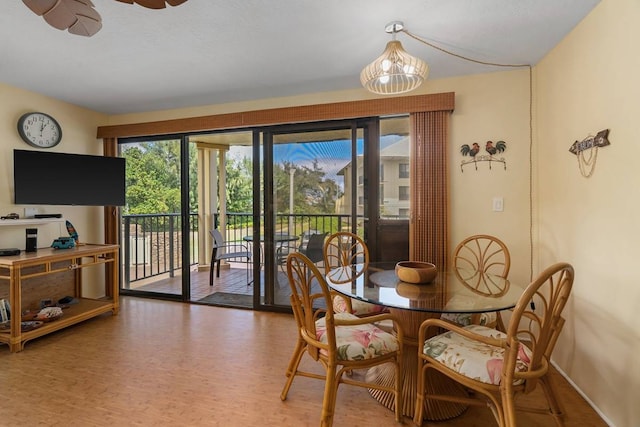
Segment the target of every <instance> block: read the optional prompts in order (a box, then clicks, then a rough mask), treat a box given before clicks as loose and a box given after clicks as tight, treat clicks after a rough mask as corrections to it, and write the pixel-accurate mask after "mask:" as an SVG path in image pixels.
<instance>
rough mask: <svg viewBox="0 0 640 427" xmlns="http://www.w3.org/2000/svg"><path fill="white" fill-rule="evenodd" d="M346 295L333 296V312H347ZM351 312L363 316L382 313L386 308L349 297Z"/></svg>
mask: <svg viewBox="0 0 640 427" xmlns="http://www.w3.org/2000/svg"><path fill="white" fill-rule="evenodd" d="M345 298H346V297H342V296H338V295H337V296H335V297H334V298H333V311H334V313H346V312H347V302H346V301H345ZM351 309H352V312H351V314H355V315H356V316H364V315H367V314H378V313H383V312H385V311H386V310H387V308H386V307H385V306H382V305H376V304H371V303H368V302H364V301H360V300H357V299H355V298H351Z"/></svg>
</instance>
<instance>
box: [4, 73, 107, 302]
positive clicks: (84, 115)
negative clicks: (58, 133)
mask: <svg viewBox="0 0 640 427" xmlns="http://www.w3.org/2000/svg"><path fill="white" fill-rule="evenodd" d="M0 99H1V100H2V101H1V102H0V118H1V120H0V166H1V167H0V182H3V183H5V184H4V185H3V186H2V187H0V214H1V215H6V214H7V213H10V212H15V213H17V214H19V215H20V217H23V216H24V208H25V206H16V205H14V204H13V150H14V149H26V150H35V148H32V147H31V146H29V145H27V144H26V143H25V142H23V141H22V139H20V136H19V135H18V131H17V127H16V126H17V122H18V118H19V117H20V116H21V115H22V114H24V113H27V112H29V111H41V112H44V113H47V114H49V115H51V116H53V117H55V118H56V120H57V121H58V122H59V123H60V125H61V126H62V141H61V142H60V144H58V145H57V146H56V147H54V148H51V149H49V150H50V151H55V152H66V153H76V154H98V155H101V154H102V143H101V141H97V140H96V137H95V135H96V128H97V126H98V125H100V124H102V123H104V122H105V121H106V116H104V115H102V114H98V113H95V112H92V111H89V110H86V109H82V108H78V107H76V106H73V105H70V104H67V103H64V102H60V101H57V100H55V99H51V98H47V97H45V96H41V95H38V94H35V93H32V92H28V91H24V90H21V89H18V88H14V87H11V86H7V85H5V84H2V83H0ZM33 173H34V174H36V176H37V174H38V171H35V170H34V171H33ZM67 173H73V171H70V172H67ZM40 178H41V179H43V180H44V179H47V177H46V176H41V177H40ZM78 179H79V180H80V181H81V180H82V177H78ZM69 191H73V189H72V188H70V189H69ZM29 207H36V206H29ZM37 208H38V209H39V210H40V212H41V213H61V214H62V215H63V216H64V218H66V219H68V220H69V221H71V223H72V224H73V225H74V227H75V228H76V230H77V231H78V234H79V238H80V240H81V241H84V242H93V243H96V242H97V243H100V242H103V241H104V230H103V219H102V218H103V209H102V208H101V207H80V206H37ZM29 227H31V226H29ZM25 228H26V226H16V225H2V226H0V247H2V248H9V247H15V248H19V249H24V247H25ZM37 228H38V247H47V246H49V245H51V242H52V241H53V239H55V238H56V237H58V236H68V232H67V229H66V227H65V225H64V223H63V222H62V223H56V224H47V225H38V226H37ZM90 282H91V283H93V284H95V285H96V286H90V285H88V287H87V288H86V289H85V293H86V296H92V295H98V294H99V293H100V292H102V291H101V288H102V282H101V283H96V282H95V281H90ZM61 297H62V295H61Z"/></svg>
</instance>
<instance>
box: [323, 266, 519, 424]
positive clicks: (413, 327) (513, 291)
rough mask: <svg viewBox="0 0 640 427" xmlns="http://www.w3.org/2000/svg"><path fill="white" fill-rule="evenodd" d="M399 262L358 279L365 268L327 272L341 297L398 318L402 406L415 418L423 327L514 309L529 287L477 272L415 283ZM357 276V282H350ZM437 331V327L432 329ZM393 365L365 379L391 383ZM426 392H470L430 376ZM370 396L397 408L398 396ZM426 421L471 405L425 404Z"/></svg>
mask: <svg viewBox="0 0 640 427" xmlns="http://www.w3.org/2000/svg"><path fill="white" fill-rule="evenodd" d="M395 264H396V263H394V262H371V263H369V265H368V267H367V269H366V270H365V272H364V273H363V274H361V275H360V276H359V277H356V276H357V274H355V272H358V271H362V268H363V267H364V266H363V265H358V264H354V265H351V266H347V267H339V268H333V269H331V270H329V271H327V272H326V275H325V279H326V281H327V284H328V285H329V287H330V288H331V289H333V290H335V291H337V292H339V293H340V294H342V295H345V296H348V297H351V298H355V299H358V300H361V301H365V302H369V303H372V304H377V305H382V306H385V307H387V308H388V310H389V312H390V313H391V314H392V315H393V316H394V317H395V318H396V320H397V321H398V323H399V324H400V325H401V327H402V330H403V332H404V350H403V352H402V359H403V373H402V378H401V382H402V390H403V392H402V393H403V408H402V413H403V414H404V415H405V416H407V417H413V414H414V407H415V402H416V384H417V375H418V371H417V366H418V356H417V352H418V351H420V348H421V346H420V344H419V343H418V329H419V327H420V325H421V324H422V322H424V321H425V320H426V319H429V318H439V317H440V315H441V314H442V313H480V312H491V311H501V310H507V309H510V308H513V307H514V306H515V304H516V302H517V301H518V299H519V297H520V295H522V293H523V291H524V289H525V286H523V285H521V284H515V283H513V282H511V281H510V280H507V279H504V278H502V277H499V276H494V275H491V274H485V273H480V272H477V271H475V270H465V269H460V268H458V269H452V270H450V271H439V272H438V275H437V276H436V278H435V279H434V280H433V281H432V282H431V283H426V284H420V285H416V284H411V283H405V282H402V281H401V280H399V279H398V277H397V276H396V273H395ZM351 277H355V279H351ZM431 330H432V331H434V330H433V328H432V329H431ZM433 333H435V331H434V332H433ZM390 366H391V365H389V364H385V365H380V366H377V367H374V368H371V369H369V370H368V371H367V374H366V379H367V381H371V382H372V383H377V384H391V383H392V382H393V381H394V377H395V371H394V369H393V367H392V366H391V367H390ZM425 387H426V393H427V394H446V395H452V394H453V395H460V396H461V397H462V396H464V395H465V393H466V392H465V391H464V390H463V389H461V388H460V387H458V386H457V384H455V383H454V382H452V381H451V380H449V379H448V378H446V377H444V376H443V375H441V374H438V373H435V374H431V376H430V377H429V378H428V380H427V382H426V385H425ZM369 392H370V393H371V395H372V396H373V397H374V398H375V399H376V400H378V401H379V402H380V403H381V404H383V405H384V406H386V407H387V408H389V409H391V410H393V407H394V396H393V393H388V392H385V391H380V390H376V389H370V390H369ZM424 405H425V410H424V411H423V413H424V417H425V419H427V420H432V421H442V420H447V419H451V418H455V417H457V416H458V415H460V414H462V413H463V412H464V411H465V410H466V405H464V404H460V403H453V402H444V401H439V400H429V399H425V401H424Z"/></svg>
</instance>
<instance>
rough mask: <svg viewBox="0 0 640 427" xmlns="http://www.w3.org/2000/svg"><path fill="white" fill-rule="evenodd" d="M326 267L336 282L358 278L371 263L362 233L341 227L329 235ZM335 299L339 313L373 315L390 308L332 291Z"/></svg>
mask: <svg viewBox="0 0 640 427" xmlns="http://www.w3.org/2000/svg"><path fill="white" fill-rule="evenodd" d="M323 253H324V267H325V270H326V273H327V274H332V273H333V274H332V275H331V281H332V282H333V283H349V282H351V281H352V280H355V279H357V278H358V277H360V276H361V275H363V274H364V272H365V271H366V270H367V268H368V267H369V249H368V248H367V244H366V243H365V242H364V240H362V238H361V237H360V236H358V235H357V234H354V233H350V232H348V231H339V232H337V233H334V234H332V235H331V236H329V238H328V239H327V241H326V242H325V244H324V249H323ZM332 294H333V297H332V300H331V303H332V305H333V311H334V312H336V313H345V312H346V313H351V314H355V315H356V316H360V317H361V316H370V315H372V314H378V313H381V312H383V311H386V308H385V307H383V306H380V305H376V304H371V303H368V302H364V301H360V300H357V299H354V298H348V297H346V296H344V295H342V294H339V293H338V292H334V291H333V292H332Z"/></svg>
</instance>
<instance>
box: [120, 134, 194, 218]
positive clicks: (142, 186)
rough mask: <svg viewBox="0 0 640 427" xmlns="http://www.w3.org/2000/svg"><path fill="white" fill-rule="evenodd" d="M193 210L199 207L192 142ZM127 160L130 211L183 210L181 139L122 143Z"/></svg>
mask: <svg viewBox="0 0 640 427" xmlns="http://www.w3.org/2000/svg"><path fill="white" fill-rule="evenodd" d="M189 150H190V152H189V164H190V167H189V177H190V179H189V200H190V209H191V210H192V211H193V210H197V208H198V204H197V202H198V197H197V196H198V195H197V187H198V182H197V167H196V161H197V159H196V155H195V147H193V146H192V145H191V144H190V145H189ZM122 157H124V158H126V159H127V173H126V185H127V206H126V207H125V213H126V214H154V213H178V212H180V142H179V141H178V140H172V141H154V142H141V143H135V144H125V145H123V146H122Z"/></svg>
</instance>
